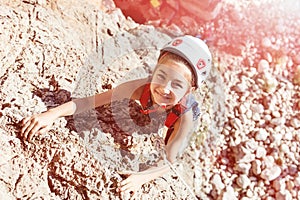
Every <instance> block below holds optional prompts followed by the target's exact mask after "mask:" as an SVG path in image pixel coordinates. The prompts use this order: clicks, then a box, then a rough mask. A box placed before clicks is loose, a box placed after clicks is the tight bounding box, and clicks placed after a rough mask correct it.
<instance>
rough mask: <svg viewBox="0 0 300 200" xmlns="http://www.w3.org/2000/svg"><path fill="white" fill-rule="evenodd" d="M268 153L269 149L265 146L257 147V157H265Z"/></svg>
mask: <svg viewBox="0 0 300 200" xmlns="http://www.w3.org/2000/svg"><path fill="white" fill-rule="evenodd" d="M266 154H267V151H266V149H265V148H264V147H257V149H256V155H255V156H256V158H263V157H265V156H266Z"/></svg>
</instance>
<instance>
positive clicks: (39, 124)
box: [21, 110, 57, 141]
mask: <svg viewBox="0 0 300 200" xmlns="http://www.w3.org/2000/svg"><path fill="white" fill-rule="evenodd" d="M56 118H57V117H56V115H55V113H54V112H53V111H50V110H49V111H47V112H44V113H41V114H36V115H33V116H31V117H26V118H24V119H23V120H22V129H21V136H22V137H23V139H24V140H28V141H31V140H32V137H33V136H34V135H35V134H43V133H45V132H46V131H48V130H49V129H50V127H51V125H52V124H53V122H54V120H55V119H56Z"/></svg>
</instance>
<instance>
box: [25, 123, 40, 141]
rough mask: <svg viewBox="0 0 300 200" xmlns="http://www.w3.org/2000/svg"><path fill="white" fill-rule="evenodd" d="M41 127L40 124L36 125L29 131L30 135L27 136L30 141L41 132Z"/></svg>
mask: <svg viewBox="0 0 300 200" xmlns="http://www.w3.org/2000/svg"><path fill="white" fill-rule="evenodd" d="M40 128H41V126H40V125H39V123H35V125H34V127H33V128H32V129H31V131H29V134H28V136H27V139H28V141H31V140H32V137H33V136H34V135H35V134H36V133H37V132H38V131H39V130H40Z"/></svg>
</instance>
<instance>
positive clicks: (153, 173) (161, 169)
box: [139, 164, 170, 182]
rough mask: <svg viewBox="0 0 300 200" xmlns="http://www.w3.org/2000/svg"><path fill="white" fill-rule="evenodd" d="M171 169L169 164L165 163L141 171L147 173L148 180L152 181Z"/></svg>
mask: <svg viewBox="0 0 300 200" xmlns="http://www.w3.org/2000/svg"><path fill="white" fill-rule="evenodd" d="M169 171H170V166H169V165H168V164H163V165H161V166H158V167H151V168H149V169H147V170H145V171H142V172H139V173H140V174H144V175H146V182H149V181H152V180H154V179H156V178H159V177H161V176H163V175H164V174H166V173H168V172H169Z"/></svg>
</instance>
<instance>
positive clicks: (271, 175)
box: [260, 165, 281, 181]
mask: <svg viewBox="0 0 300 200" xmlns="http://www.w3.org/2000/svg"><path fill="white" fill-rule="evenodd" d="M280 174H281V168H280V167H279V166H277V165H274V166H273V167H271V168H266V169H264V170H263V171H262V172H261V174H260V177H261V178H262V179H265V180H267V181H273V180H274V179H276V178H278V177H279V176H280Z"/></svg>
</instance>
